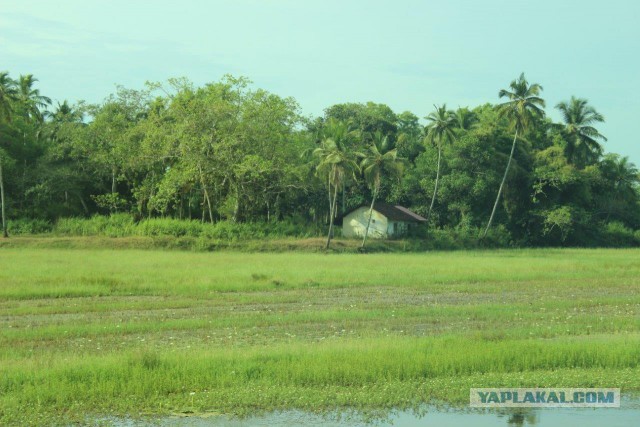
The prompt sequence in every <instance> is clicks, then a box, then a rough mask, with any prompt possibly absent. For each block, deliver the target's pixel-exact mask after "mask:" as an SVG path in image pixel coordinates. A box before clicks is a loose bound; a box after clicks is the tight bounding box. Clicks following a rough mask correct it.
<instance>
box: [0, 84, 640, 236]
mask: <svg viewBox="0 0 640 427" xmlns="http://www.w3.org/2000/svg"><path fill="white" fill-rule="evenodd" d="M35 82H36V80H35V79H34V78H33V77H32V76H21V77H20V78H19V79H17V80H16V81H14V80H13V79H11V78H10V76H9V74H8V73H2V74H0V184H2V189H3V191H2V193H3V194H4V197H3V199H4V202H3V203H2V205H3V208H5V210H6V216H7V217H8V218H9V219H13V220H18V221H20V219H21V218H30V219H34V220H38V221H40V220H46V221H49V223H55V222H56V221H58V220H59V219H62V218H67V217H90V216H92V215H94V214H109V213H112V214H115V213H123V212H125V213H129V214H131V215H133V218H134V221H135V222H139V221H142V220H143V219H146V220H150V219H153V218H174V219H186V220H189V221H188V222H187V224H190V223H191V221H192V220H197V221H200V222H209V223H217V222H221V221H230V222H233V223H251V222H259V223H264V222H279V221H283V220H285V221H289V222H291V221H292V222H293V223H296V224H313V225H312V226H309V225H304V226H302V229H301V231H300V232H299V233H297V234H300V235H306V234H307V233H306V230H307V229H308V228H309V227H312V228H315V227H320V228H324V229H325V232H326V227H328V226H329V224H331V223H332V221H330V219H331V218H339V217H340V216H341V215H342V214H343V213H344V212H347V211H349V210H351V209H353V208H356V207H359V206H361V205H364V204H368V203H371V201H372V199H373V198H376V199H377V200H380V201H385V202H389V203H397V204H401V205H403V206H406V207H408V208H410V209H412V210H413V211H415V212H417V213H419V214H422V215H423V216H429V225H428V228H429V229H430V230H431V231H434V230H451V233H452V235H454V234H457V233H459V232H462V234H470V233H476V234H477V236H480V235H482V233H481V231H482V229H483V228H488V224H489V218H490V217H491V218H492V219H493V221H492V222H493V224H494V226H497V225H499V226H502V227H504V229H505V230H506V231H507V233H508V235H509V239H508V240H509V242H511V244H517V245H520V246H544V245H555V246H561V245H612V244H622V245H626V244H635V242H636V240H635V239H627V238H621V239H613V240H611V235H614V234H616V233H618V232H619V233H618V234H623V235H625V236H628V235H631V236H633V233H634V232H635V231H636V230H638V229H640V191H639V182H640V177H639V175H638V170H637V168H636V167H635V165H634V164H633V163H631V162H630V161H629V160H628V159H627V158H626V157H620V156H618V155H616V154H605V151H604V148H603V147H602V145H601V143H602V142H604V141H606V139H605V138H604V136H602V135H601V134H600V133H599V132H598V130H597V129H596V127H594V126H597V124H598V123H599V122H602V121H603V120H604V117H603V116H602V115H601V114H599V113H598V112H597V111H596V110H595V109H594V108H593V107H592V106H590V105H589V104H588V102H587V101H586V100H584V99H581V98H576V97H571V98H570V101H567V102H562V103H560V104H558V105H557V108H558V109H559V111H560V112H561V113H562V117H563V123H554V122H553V121H551V120H550V119H548V118H546V117H545V115H544V114H543V111H542V107H543V106H544V102H543V100H542V98H540V96H541V92H542V87H541V86H539V85H537V84H529V83H528V82H527V81H526V80H525V79H524V76H520V78H519V79H516V80H514V81H513V82H512V83H511V86H510V90H502V91H500V96H501V97H502V96H504V97H506V98H507V102H506V103H504V104H500V105H491V104H485V105H480V106H477V107H474V108H459V109H457V110H455V111H448V110H447V109H446V107H445V106H444V105H443V106H442V107H438V108H437V109H436V111H435V112H433V113H428V112H421V113H422V114H429V115H428V116H427V117H426V118H427V119H428V123H429V126H427V127H425V126H423V125H422V124H420V122H419V119H418V116H416V115H415V114H413V113H411V112H402V113H396V112H394V111H392V110H391V109H390V108H389V107H388V106H386V105H382V104H375V103H366V104H354V103H345V104H338V105H333V106H330V107H328V108H327V109H326V110H325V114H324V115H323V116H322V117H318V118H307V117H304V116H303V115H302V114H301V112H300V109H299V107H298V105H297V104H296V102H295V100H293V99H291V98H282V97H280V96H277V95H274V94H271V93H268V92H266V91H264V90H260V89H253V88H252V87H251V86H250V84H249V82H248V81H247V80H246V79H244V78H234V77H231V76H227V77H225V78H224V79H222V80H221V81H219V82H215V83H211V84H207V85H205V86H203V87H195V86H194V85H193V84H192V83H190V82H189V81H187V80H186V79H171V80H169V81H168V82H167V83H166V84H160V83H151V84H147V86H146V87H145V88H144V89H142V90H130V89H124V88H119V89H118V91H117V92H116V93H115V94H113V95H111V96H109V97H108V98H107V99H106V100H105V101H104V102H103V103H101V104H97V105H87V104H85V103H79V104H77V105H69V104H68V103H67V102H64V103H62V104H58V105H57V106H55V107H54V106H51V104H50V101H49V99H48V98H46V97H44V96H42V95H40V93H39V92H38V90H37V89H35V88H34V85H35ZM534 107H535V108H534ZM445 142H447V143H445ZM448 142H451V143H448ZM385 153H390V154H388V155H387V159H386V160H385V162H388V160H390V159H391V158H392V160H393V162H396V160H397V161H399V162H402V165H403V167H402V168H401V169H402V172H403V173H402V174H399V173H386V172H385V168H386V167H383V165H382V163H381V162H382V161H383V156H384V155H385ZM376 156H377V160H376ZM372 165H373V166H374V167H373V168H372ZM396 169H397V168H396ZM492 211H494V212H495V214H494V215H493V214H492ZM3 216H4V215H3ZM62 221H63V222H64V221H65V220H62ZM185 227H191V225H188V226H186V225H185ZM294 234H295V233H294Z"/></svg>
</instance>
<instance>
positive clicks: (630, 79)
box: [0, 0, 640, 166]
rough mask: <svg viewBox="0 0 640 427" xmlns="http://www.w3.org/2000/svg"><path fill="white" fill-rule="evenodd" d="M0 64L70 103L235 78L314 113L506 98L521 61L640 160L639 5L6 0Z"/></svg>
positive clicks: (550, 98) (555, 0)
mask: <svg viewBox="0 0 640 427" xmlns="http://www.w3.org/2000/svg"><path fill="white" fill-rule="evenodd" d="M0 71H9V73H10V74H11V76H13V77H14V78H15V77H17V76H18V75H19V74H27V73H31V74H34V75H35V77H36V78H38V80H39V83H38V85H39V86H38V88H39V89H40V90H41V92H42V93H43V94H44V95H47V96H49V97H51V98H53V99H54V101H60V102H61V101H63V100H65V99H66V100H69V101H70V102H76V101H78V100H86V101H87V102H92V103H93V102H100V101H101V100H103V99H104V98H105V97H107V96H108V95H109V94H110V93H113V92H114V91H115V88H116V85H123V86H125V87H127V88H131V89H141V88H142V87H143V85H144V82H145V81H164V80H166V79H167V78H169V77H182V76H184V77H187V78H189V79H190V80H192V81H193V82H195V83H196V84H199V85H200V84H204V83H207V82H212V81H217V80H219V79H220V78H221V77H222V76H223V75H224V74H233V75H235V76H246V77H248V78H250V79H251V80H252V81H253V82H254V86H255V87H259V88H263V89H266V90H268V91H270V92H273V93H276V94H278V95H281V96H291V97H294V98H295V99H296V100H297V101H298V103H299V104H300V106H301V109H302V112H303V113H304V114H305V115H307V116H316V115H320V114H322V112H323V110H324V109H325V108H327V107H329V106H331V105H333V104H336V103H341V102H367V101H373V102H378V103H384V104H387V105H389V106H390V107H391V108H392V109H393V110H394V111H396V112H398V113H400V112H402V111H406V110H409V111H411V112H413V113H414V114H416V115H417V116H419V117H424V116H426V115H427V114H428V113H429V112H431V111H432V110H433V105H434V104H442V103H447V105H448V106H449V107H451V108H455V107H458V106H470V107H474V106H477V105H480V104H484V103H486V102H491V103H498V102H500V99H499V98H498V91H499V90H500V89H502V88H507V87H508V85H509V83H510V82H511V81H512V80H513V79H515V78H516V77H517V76H519V75H520V73H521V72H524V73H525V75H526V77H527V79H528V80H529V82H535V83H539V84H541V85H542V86H543V88H544V91H543V94H542V95H543V97H544V98H545V100H546V102H547V113H548V115H549V116H550V117H551V118H553V119H554V120H560V115H559V114H558V112H557V110H556V109H555V106H556V105H557V104H558V102H560V101H563V100H568V99H569V98H570V97H571V96H572V95H574V96H577V97H581V98H586V99H588V101H589V103H590V104H591V105H593V106H594V107H595V108H596V109H597V110H598V112H600V113H601V114H603V115H604V116H605V118H606V123H604V124H600V125H598V129H599V130H600V132H601V133H602V134H604V135H605V136H606V137H607V138H608V141H607V142H606V143H605V144H604V146H605V150H606V151H607V152H616V153H619V154H622V155H625V156H629V157H630V159H631V161H633V162H634V163H636V165H638V166H640V137H639V136H638V134H639V132H638V130H636V129H635V125H636V124H637V123H638V119H639V118H640V102H638V94H640V2H638V1H637V0H607V1H602V0H598V1H594V0H535V1H523V0H482V1H478V0H446V1H433V0H395V1H387V0H341V1H340V0H262V1H259V0H181V1H166V0H153V1H150V0H149V1H144V0H109V1H107V0H104V1H96V0H93V1H92V0H81V1H77V0H56V1H50V0H47V1H41V0H29V1H22V2H18V1H11V0H0Z"/></svg>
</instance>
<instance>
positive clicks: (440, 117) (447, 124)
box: [425, 104, 457, 220]
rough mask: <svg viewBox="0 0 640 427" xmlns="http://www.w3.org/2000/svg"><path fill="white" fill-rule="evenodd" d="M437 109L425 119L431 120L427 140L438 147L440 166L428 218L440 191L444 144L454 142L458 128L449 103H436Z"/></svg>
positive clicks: (437, 169) (437, 170)
mask: <svg viewBox="0 0 640 427" xmlns="http://www.w3.org/2000/svg"><path fill="white" fill-rule="evenodd" d="M434 108H435V110H434V111H433V112H431V113H430V114H429V115H428V116H427V117H425V119H427V120H428V121H429V122H431V123H429V124H428V125H427V136H426V137H425V142H429V143H431V144H433V145H434V146H435V147H436V148H437V149H438V166H437V168H436V183H435V186H434V188H433V196H432V197H431V204H430V205H429V212H428V213H427V220H429V218H431V211H432V210H433V205H434V203H435V201H436V194H437V193H438V184H439V182H440V160H441V158H442V146H443V144H444V143H445V142H453V140H454V139H455V137H456V135H455V132H454V129H455V128H456V123H457V121H456V115H455V114H454V113H453V112H452V111H450V110H447V104H442V106H441V107H438V106H436V105H434Z"/></svg>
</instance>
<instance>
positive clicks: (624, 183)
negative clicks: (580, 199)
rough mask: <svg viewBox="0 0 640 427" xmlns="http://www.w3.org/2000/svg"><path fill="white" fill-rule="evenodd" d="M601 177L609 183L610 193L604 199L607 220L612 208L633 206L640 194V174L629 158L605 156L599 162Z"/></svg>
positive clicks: (612, 155)
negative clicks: (605, 200) (607, 203)
mask: <svg viewBox="0 0 640 427" xmlns="http://www.w3.org/2000/svg"><path fill="white" fill-rule="evenodd" d="M599 166H600V170H601V171H602V175H603V177H604V178H605V179H606V180H607V181H609V182H610V183H611V191H610V192H608V193H607V195H606V197H607V198H608V199H609V206H608V207H607V219H608V218H609V216H610V215H611V213H612V211H613V207H614V206H619V207H621V206H624V207H626V206H630V205H631V206H633V203H634V201H635V200H637V199H638V196H639V195H640V193H638V190H639V189H640V173H639V172H638V168H637V167H636V165H635V164H634V163H632V162H630V161H629V157H627V156H624V157H622V156H620V155H618V154H613V153H611V154H607V155H606V156H605V157H604V159H603V160H602V162H600V165H599Z"/></svg>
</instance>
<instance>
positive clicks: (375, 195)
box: [360, 187, 378, 248]
mask: <svg viewBox="0 0 640 427" xmlns="http://www.w3.org/2000/svg"><path fill="white" fill-rule="evenodd" d="M376 197H378V188H377V187H376V188H375V190H373V200H371V208H370V209H369V220H368V221H367V229H366V230H364V238H363V239H362V246H360V247H361V248H364V244H365V243H366V242H367V236H368V235H369V226H370V225H371V217H372V216H373V205H374V204H375V202H376Z"/></svg>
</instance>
